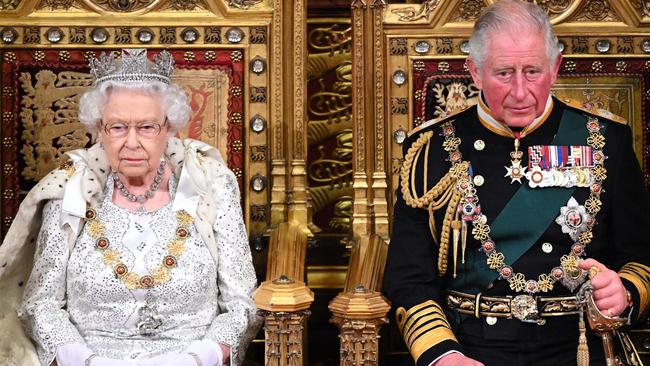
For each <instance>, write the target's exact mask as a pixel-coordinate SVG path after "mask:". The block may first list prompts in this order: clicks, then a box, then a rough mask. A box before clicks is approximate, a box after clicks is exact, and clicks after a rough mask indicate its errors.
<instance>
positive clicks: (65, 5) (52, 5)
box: [38, 0, 74, 10]
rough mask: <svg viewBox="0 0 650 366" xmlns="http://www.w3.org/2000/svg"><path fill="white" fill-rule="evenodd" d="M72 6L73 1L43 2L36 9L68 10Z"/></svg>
mask: <svg viewBox="0 0 650 366" xmlns="http://www.w3.org/2000/svg"><path fill="white" fill-rule="evenodd" d="M73 5H74V1H73V0H44V1H42V2H41V3H40V4H39V6H38V8H39V9H50V10H57V9H61V10H68V9H70V8H72V7H73Z"/></svg>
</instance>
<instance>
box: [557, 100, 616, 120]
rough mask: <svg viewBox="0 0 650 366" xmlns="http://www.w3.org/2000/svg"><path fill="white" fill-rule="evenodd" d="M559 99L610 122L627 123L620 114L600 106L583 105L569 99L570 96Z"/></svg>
mask: <svg viewBox="0 0 650 366" xmlns="http://www.w3.org/2000/svg"><path fill="white" fill-rule="evenodd" d="M560 101H561V102H562V103H564V104H566V105H568V106H569V107H572V108H575V109H579V110H581V111H585V112H587V113H591V114H593V115H596V116H598V117H603V118H606V119H608V120H610V121H612V122H616V123H620V124H623V125H626V124H627V120H626V119H625V118H623V117H621V116H618V115H616V114H614V113H612V112H610V111H608V110H606V109H602V108H596V106H595V105H585V104H584V103H580V102H579V101H577V100H575V99H570V98H563V99H560Z"/></svg>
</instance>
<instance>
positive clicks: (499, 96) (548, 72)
mask: <svg viewBox="0 0 650 366" xmlns="http://www.w3.org/2000/svg"><path fill="white" fill-rule="evenodd" d="M545 45H546V43H545V42H544V36H543V34H541V32H534V31H531V30H526V29H524V30H521V29H518V30H516V31H502V32H499V33H497V34H492V35H491V36H490V37H488V44H487V45H486V48H485V49H486V51H487V58H486V59H485V62H484V63H483V66H482V68H481V69H478V68H477V66H476V64H474V62H473V61H472V60H471V59H469V60H468V65H469V71H470V73H471V74H472V78H473V79H474V82H475V83H476V85H477V86H478V88H479V89H481V90H482V91H483V96H484V98H485V102H486V103H487V105H488V107H489V108H490V111H491V112H492V115H493V116H494V117H495V118H496V119H497V121H499V122H503V123H505V124H507V125H508V126H510V127H525V126H528V125H529V124H530V123H531V122H533V120H534V119H535V118H536V117H538V116H540V115H541V114H542V113H543V112H544V107H545V106H546V101H547V99H548V96H549V94H550V92H551V86H552V85H553V83H555V80H556V79H557V72H558V69H559V67H560V61H561V56H558V59H557V62H556V63H555V67H553V69H551V62H550V60H549V59H548V56H547V54H546V46H545Z"/></svg>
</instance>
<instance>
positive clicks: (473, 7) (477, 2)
mask: <svg viewBox="0 0 650 366" xmlns="http://www.w3.org/2000/svg"><path fill="white" fill-rule="evenodd" d="M485 6H486V4H485V2H484V1H483V0H463V1H462V2H461V3H460V5H459V6H458V8H457V12H456V14H458V15H457V16H456V17H455V18H454V19H453V20H454V21H456V22H472V21H474V20H476V19H478V16H479V15H480V14H481V10H483V8H484V7H485Z"/></svg>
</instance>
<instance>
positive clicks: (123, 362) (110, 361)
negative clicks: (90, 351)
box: [82, 357, 140, 366]
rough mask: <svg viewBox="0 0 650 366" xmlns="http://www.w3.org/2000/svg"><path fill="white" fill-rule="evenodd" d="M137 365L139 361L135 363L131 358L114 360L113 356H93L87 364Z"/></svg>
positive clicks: (100, 365)
mask: <svg viewBox="0 0 650 366" xmlns="http://www.w3.org/2000/svg"><path fill="white" fill-rule="evenodd" d="M82 365H83V364H82ZM139 365H140V363H137V362H135V361H132V360H116V359H114V358H106V357H93V358H92V359H91V360H90V363H89V365H88V366H139ZM84 366H85V365H84Z"/></svg>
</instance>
